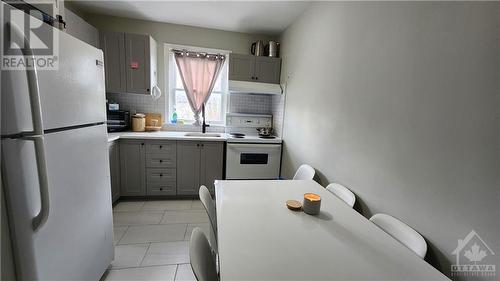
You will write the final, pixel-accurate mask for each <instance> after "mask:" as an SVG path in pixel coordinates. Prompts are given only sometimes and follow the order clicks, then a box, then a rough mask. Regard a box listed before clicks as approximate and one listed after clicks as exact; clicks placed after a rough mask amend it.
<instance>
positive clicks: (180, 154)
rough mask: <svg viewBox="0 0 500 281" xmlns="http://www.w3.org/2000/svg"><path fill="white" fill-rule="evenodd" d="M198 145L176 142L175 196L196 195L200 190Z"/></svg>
mask: <svg viewBox="0 0 500 281" xmlns="http://www.w3.org/2000/svg"><path fill="white" fill-rule="evenodd" d="M200 148H201V146H200V143H199V142H193V141H179V142H177V194H178V195H196V194H198V190H199V188H200V166H201V165H200V164H201V163H200Z"/></svg>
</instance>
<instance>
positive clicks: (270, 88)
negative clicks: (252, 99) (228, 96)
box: [229, 80, 283, 95]
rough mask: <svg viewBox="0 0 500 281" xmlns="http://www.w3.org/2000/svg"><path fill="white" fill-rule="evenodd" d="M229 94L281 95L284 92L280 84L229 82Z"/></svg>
mask: <svg viewBox="0 0 500 281" xmlns="http://www.w3.org/2000/svg"><path fill="white" fill-rule="evenodd" d="M229 92H230V93H239V94H266V95H281V94H282V92H283V90H282V89H281V85H279V84H271V83H259V82H246V81H236V80H229Z"/></svg>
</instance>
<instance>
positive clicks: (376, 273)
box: [215, 180, 449, 281]
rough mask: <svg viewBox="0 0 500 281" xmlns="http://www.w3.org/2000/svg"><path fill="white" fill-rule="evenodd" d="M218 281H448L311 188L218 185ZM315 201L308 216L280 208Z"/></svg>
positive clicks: (266, 184)
mask: <svg viewBox="0 0 500 281" xmlns="http://www.w3.org/2000/svg"><path fill="white" fill-rule="evenodd" d="M215 189H216V200H217V201H216V206H217V233H218V249H219V261H220V279H221V281H225V280H414V281H416V280H449V279H448V278H447V277H446V276H445V275H443V274H442V273H441V272H439V271H438V270H436V269H435V268H434V267H432V266H431V265H430V264H428V263H427V262H425V261H424V260H423V259H421V258H420V257H418V256H417V255H416V254H415V253H413V252H412V251H411V250H409V249H408V248H406V247H405V246H403V245H402V244H401V243H399V242H398V241H396V240H395V239H394V238H392V237H391V236H390V235H389V234H387V233H385V232H384V231H382V230H381V229H380V228H378V227H377V226H376V225H375V224H373V223H372V222H370V221H369V220H368V219H366V218H365V217H363V216H362V215H361V214H359V213H358V212H356V211H355V210H354V209H352V208H351V207H349V206H348V205H347V204H345V203H344V202H343V201H341V200H340V199H338V198H337V197H335V196H334V195H333V194H331V193H329V192H328V191H326V189H325V188H324V187H322V186H321V185H319V184H318V183H316V182H314V181H270V180H269V181H216V183H215ZM306 192H314V193H316V194H318V195H320V196H321V199H322V202H321V212H320V214H319V215H318V216H310V215H307V214H305V213H303V212H294V211H290V210H288V209H287V207H286V206H285V202H286V200H289V199H295V200H299V201H300V202H302V200H303V195H304V193H306Z"/></svg>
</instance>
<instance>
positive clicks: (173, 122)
mask: <svg viewBox="0 0 500 281" xmlns="http://www.w3.org/2000/svg"><path fill="white" fill-rule="evenodd" d="M172 124H177V112H176V111H175V107H174V113H172Z"/></svg>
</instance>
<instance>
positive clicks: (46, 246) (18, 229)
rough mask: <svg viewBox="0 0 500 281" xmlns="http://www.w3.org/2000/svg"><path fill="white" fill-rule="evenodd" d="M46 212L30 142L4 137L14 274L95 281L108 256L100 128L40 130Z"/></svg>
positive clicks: (108, 212) (106, 195) (109, 227)
mask: <svg viewBox="0 0 500 281" xmlns="http://www.w3.org/2000/svg"><path fill="white" fill-rule="evenodd" d="M45 151H46V163H47V172H48V182H49V198H50V210H49V216H48V219H47V222H46V223H45V225H43V227H41V228H40V229H39V230H38V231H37V232H34V231H33V228H32V224H31V222H32V218H33V216H34V215H36V214H37V213H38V212H39V210H40V195H39V194H40V192H39V186H38V179H37V176H38V174H37V168H36V161H35V149H34V145H33V142H32V141H28V140H24V139H4V140H2V161H3V162H2V178H3V183H4V188H5V191H6V199H7V201H8V203H7V204H8V211H9V216H10V225H11V227H12V231H13V238H14V241H13V244H14V253H15V256H16V257H15V258H16V265H17V267H18V268H17V269H18V273H19V274H20V275H21V276H19V277H20V280H99V279H100V277H101V276H102V274H103V273H104V272H105V270H106V268H107V267H108V266H109V264H110V263H111V261H112V259H113V255H114V252H113V251H114V250H113V229H112V228H113V227H112V224H113V222H112V210H111V188H110V179H109V164H108V163H109V162H108V161H109V160H108V152H107V139H106V127H105V126H104V125H99V126H91V127H85V128H80V129H75V130H69V131H61V132H54V133H50V134H46V135H45Z"/></svg>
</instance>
